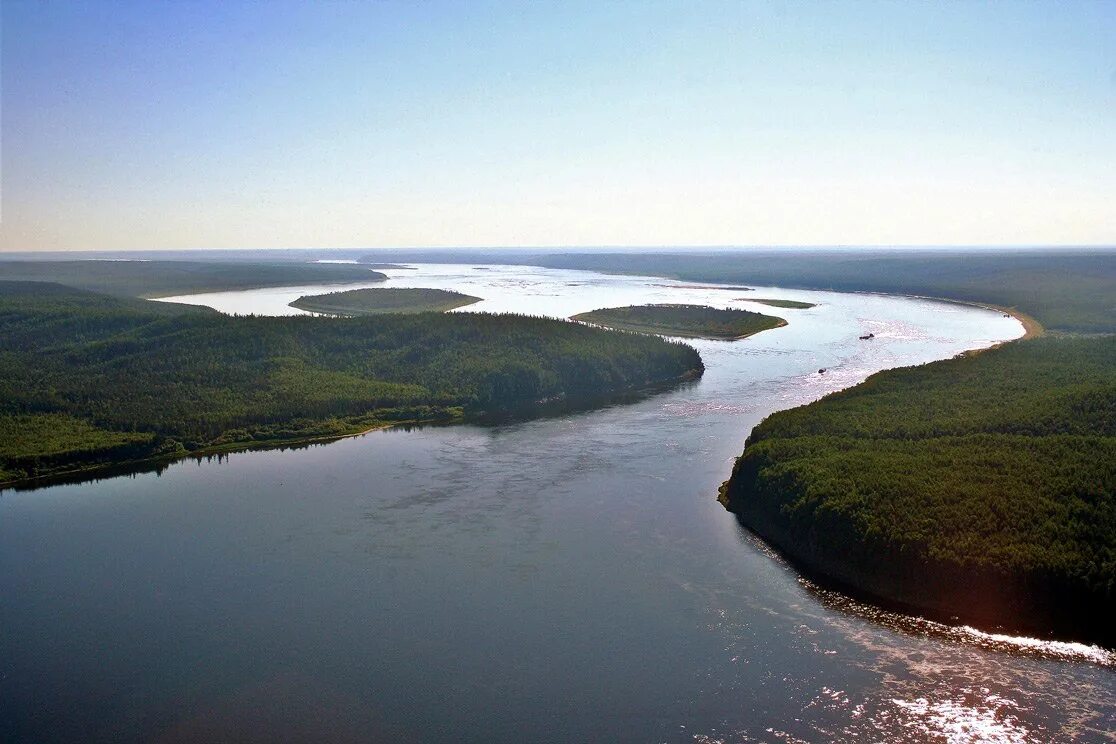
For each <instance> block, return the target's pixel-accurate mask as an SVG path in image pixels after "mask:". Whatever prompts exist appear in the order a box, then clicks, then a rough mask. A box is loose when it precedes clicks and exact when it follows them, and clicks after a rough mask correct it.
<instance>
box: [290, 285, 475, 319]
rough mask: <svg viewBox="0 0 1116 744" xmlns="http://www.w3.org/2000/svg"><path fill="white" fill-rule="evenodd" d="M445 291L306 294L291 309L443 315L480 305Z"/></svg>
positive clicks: (363, 313)
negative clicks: (447, 312) (455, 309)
mask: <svg viewBox="0 0 1116 744" xmlns="http://www.w3.org/2000/svg"><path fill="white" fill-rule="evenodd" d="M480 301H481V298H480V297H473V296H471V295H467V294H461V293H460V292H450V291H448V290H445V289H411V288H397V287H391V288H383V289H381V288H377V289H350V290H347V291H343V292H329V293H328V294H320V295H303V296H302V297H299V298H298V299H297V300H295V301H294V302H292V303H291V307H297V308H299V309H300V310H309V311H311V312H315V313H325V314H327V315H380V314H382V313H443V312H446V311H447V310H453V309H454V308H458V307H465V306H466V305H472V304H473V303H476V302H480Z"/></svg>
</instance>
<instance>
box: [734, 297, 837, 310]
mask: <svg viewBox="0 0 1116 744" xmlns="http://www.w3.org/2000/svg"><path fill="white" fill-rule="evenodd" d="M737 302H758V303H759V304H761V305H770V306H771V307H785V308H787V309H789V310H808V309H809V308H811V307H817V305H816V304H814V303H813V302H799V301H798V300H770V299H759V298H752V297H740V298H739V299H737Z"/></svg>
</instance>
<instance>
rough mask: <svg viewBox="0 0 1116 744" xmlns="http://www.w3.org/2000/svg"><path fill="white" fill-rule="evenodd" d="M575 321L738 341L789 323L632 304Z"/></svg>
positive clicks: (762, 317) (756, 316) (745, 314)
mask: <svg viewBox="0 0 1116 744" xmlns="http://www.w3.org/2000/svg"><path fill="white" fill-rule="evenodd" d="M572 319H573V320H579V321H582V322H584V323H592V324H593V325H599V326H604V327H606V328H615V329H617V330H622V331H634V332H636V333H655V334H663V335H666V336H680V337H684V338H710V339H717V340H729V341H735V340H738V339H742V338H747V337H748V336H752V335H754V334H756V333H759V332H760V331H767V330H770V329H772V328H778V327H780V326H785V325H786V324H787V322H786V321H785V320H783V319H782V318H776V317H774V316H771V315H764V314H763V313H753V312H750V311H748V310H736V309H729V310H722V309H719V308H714V307H707V306H705V305H672V304H663V305H631V306H629V307H609V308H603V309H601V310H592V311H590V312H587V313H579V314H577V315H574V316H573V318H572Z"/></svg>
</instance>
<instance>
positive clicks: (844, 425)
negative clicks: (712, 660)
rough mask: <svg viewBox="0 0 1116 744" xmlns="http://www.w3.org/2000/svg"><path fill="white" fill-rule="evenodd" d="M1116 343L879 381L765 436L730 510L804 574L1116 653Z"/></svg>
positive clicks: (740, 466)
mask: <svg viewBox="0 0 1116 744" xmlns="http://www.w3.org/2000/svg"><path fill="white" fill-rule="evenodd" d="M1114 413H1116V337H1112V336H1109V337H1101V338H1067V337H1061V338H1058V337H1047V338H1042V339H1036V340H1031V341H1025V342H1017V343H1012V344H1008V345H1006V346H1003V347H1000V348H998V349H993V350H990V351H987V352H986V353H983V354H979V355H976V356H971V357H962V358H957V359H952V360H947V361H942V362H936V363H933V364H930V365H927V366H924V367H914V368H908V369H898V370H891V371H887V372H881V373H879V374H877V375H874V376H873V377H871V378H869V380H868V381H866V382H865V383H863V384H861V385H859V386H857V387H855V388H851V389H849V390H846V391H844V392H841V393H836V394H833V395H830V396H828V397H826V398H824V399H822V400H820V401H817V402H815V403H812V404H810V405H807V406H803V407H800V408H796V409H791V410H788V411H782V412H779V413H776V414H774V415H772V416H770V417H769V418H768V419H766V420H765V421H764V422H763V423H762V424H760V425H759V426H757V427H756V428H755V429H754V430H753V432H752V434H751V436H750V437H749V439H748V442H747V444H746V446H745V449H744V453H743V455H741V457H740V458H739V459H738V461H737V463H736V466H735V468H734V469H733V473H732V477H731V479H730V480H729V481H728V482H727V483H726V485H725V489H724V492H723V499H724V500H725V502H726V505H727V506H728V507H729V508H730V509H731V510H733V511H734V512H736V513H737V515H738V516H739V518H740V520H741V521H742V522H743V523H744V524H745V525H746V526H748V527H749V528H751V529H753V530H755V531H756V532H757V533H759V534H760V535H761V536H763V537H764V538H765V539H767V540H769V541H771V542H772V543H773V544H774V545H775V546H777V547H779V548H780V549H781V550H783V551H784V552H785V553H786V554H787V555H788V557H790V558H791V559H792V561H794V562H796V563H798V564H799V565H801V566H803V567H804V568H806V569H807V570H808V571H809V572H812V573H815V574H820V575H821V576H822V577H824V578H827V579H830V580H835V581H837V582H839V583H840V584H841V585H843V586H845V587H846V588H851V589H853V590H854V591H856V592H860V593H866V594H868V595H870V596H873V597H876V598H882V599H885V600H888V601H891V602H897V603H900V604H902V605H904V606H906V607H909V608H913V609H915V610H917V611H920V612H930V613H932V614H933V615H935V616H937V617H943V618H946V619H948V618H951V617H956V618H959V619H960V620H962V621H964V622H969V623H977V624H980V625H982V626H984V627H996V626H1003V627H1007V628H1010V629H1012V630H1024V631H1029V632H1040V633H1041V632H1047V631H1055V632H1057V633H1060V634H1063V635H1068V636H1071V637H1077V638H1087V639H1092V640H1101V641H1104V642H1107V643H1112V642H1116V635H1114V634H1113V631H1112V626H1111V622H1110V621H1111V618H1112V616H1113V613H1114V611H1116V416H1114Z"/></svg>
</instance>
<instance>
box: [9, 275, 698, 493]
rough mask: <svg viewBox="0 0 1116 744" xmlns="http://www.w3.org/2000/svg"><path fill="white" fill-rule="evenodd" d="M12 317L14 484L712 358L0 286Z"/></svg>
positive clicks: (662, 375) (531, 324)
mask: <svg viewBox="0 0 1116 744" xmlns="http://www.w3.org/2000/svg"><path fill="white" fill-rule="evenodd" d="M148 305H150V306H148ZM0 319H2V322H0V346H2V347H3V348H5V349H8V350H10V351H9V352H8V353H6V354H4V355H0V401H3V403H4V405H3V407H2V408H0V479H2V480H4V481H18V480H24V479H29V478H39V477H43V476H47V475H52V474H54V473H61V472H70V471H74V470H83V469H86V468H89V467H93V468H97V467H101V466H106V465H107V466H111V465H117V464H119V463H121V462H132V461H146V460H165V459H173V458H176V457H180V456H189V455H191V454H196V453H205V452H213V451H215V449H217V448H228V449H240V448H243V446H244V444H245V443H249V444H253V445H254V444H255V443H262V444H264V445H265V446H272V445H274V444H276V443H290V442H293V441H299V440H306V439H307V438H315V437H323V436H324V437H334V436H337V435H345V434H350V433H353V432H354V431H357V430H359V429H358V427H362V426H364V425H365V424H369V423H371V424H373V425H375V424H379V423H380V422H383V421H387V422H398V421H414V420H439V419H444V418H446V412H447V411H451V412H459V413H460V415H465V414H471V415H480V414H483V413H485V412H487V411H493V410H500V409H505V408H508V409H510V408H519V407H522V406H525V405H526V406H529V405H531V404H533V403H534V402H537V401H543V400H547V399H553V398H557V397H576V396H598V395H602V396H603V395H610V394H623V393H627V392H628V391H630V390H632V389H634V388H639V387H642V386H647V385H651V384H657V383H661V382H665V381H670V380H677V379H680V378H682V377H684V376H686V375H688V374H690V373H693V372H695V371H698V372H700V370H702V369H703V365H702V362H701V358H700V356H699V355H698V353H697V351H695V350H694V349H693V348H691V347H689V346H686V345H684V344H680V343H677V342H669V341H664V340H663V339H660V338H657V337H651V336H637V335H632V334H619V333H612V332H608V331H602V330H598V329H592V328H587V327H585V326H582V325H579V324H577V323H572V322H569V321H559V320H550V319H545V318H537V317H527V316H520V315H489V314H476V313H453V314H434V313H431V314H425V315H404V314H389V315H381V316H377V317H368V318H332V317H311V316H296V317H251V316H249V317H230V316H226V315H222V314H219V313H215V312H208V311H198V310H197V309H196V308H193V307H184V308H175V307H173V306H168V305H158V304H155V303H145V302H141V301H138V300H133V299H121V298H116V297H111V296H108V295H103V294H97V293H91V292H85V291H83V290H77V289H73V288H69V287H64V286H62V285H58V284H49V283H37V282H8V283H4V282H0ZM456 415H457V413H454V414H453V415H452V416H451V417H453V416H456Z"/></svg>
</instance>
